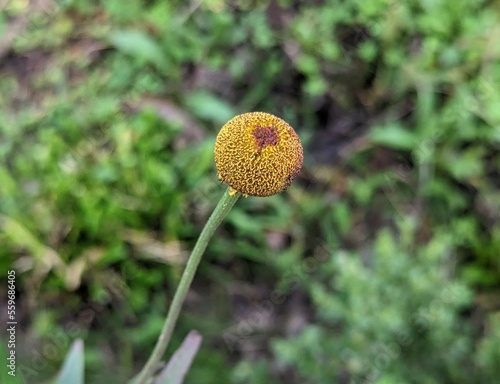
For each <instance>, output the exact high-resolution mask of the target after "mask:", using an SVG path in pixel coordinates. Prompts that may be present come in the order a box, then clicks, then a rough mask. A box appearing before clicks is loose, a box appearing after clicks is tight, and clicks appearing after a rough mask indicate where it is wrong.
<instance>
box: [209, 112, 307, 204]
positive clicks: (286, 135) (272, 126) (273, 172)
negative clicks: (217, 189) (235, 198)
mask: <svg viewBox="0 0 500 384" xmlns="http://www.w3.org/2000/svg"><path fill="white" fill-rule="evenodd" d="M214 155H215V166H216V167H217V172H218V176H219V179H221V180H222V181H224V182H225V183H227V184H228V185H229V186H230V187H231V192H232V193H236V192H240V193H242V194H243V195H249V196H270V195H274V194H276V193H280V192H283V191H284V190H285V189H286V188H287V187H288V186H289V185H290V184H291V182H292V180H293V179H294V178H295V176H297V174H298V173H299V170H300V168H301V167H302V161H303V159H304V154H303V150H302V145H301V143H300V139H299V137H298V136H297V134H296V133H295V131H294V130H293V128H292V127H291V126H290V125H288V124H287V123H286V122H285V121H284V120H282V119H280V118H279V117H276V116H274V115H271V114H269V113H264V112H250V113H244V114H243V115H239V116H236V117H234V118H232V119H231V120H229V121H228V122H227V123H226V124H225V125H224V126H223V127H222V128H221V130H220V132H219V134H218V135H217V140H216V141H215V149H214Z"/></svg>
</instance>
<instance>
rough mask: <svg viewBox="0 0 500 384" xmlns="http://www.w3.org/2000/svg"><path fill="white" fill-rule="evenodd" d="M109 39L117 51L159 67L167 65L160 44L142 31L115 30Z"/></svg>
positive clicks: (162, 67)
mask: <svg viewBox="0 0 500 384" xmlns="http://www.w3.org/2000/svg"><path fill="white" fill-rule="evenodd" d="M110 41H111V43H112V44H113V45H114V46H115V47H116V48H117V49H118V50H119V51H122V52H123V53H125V54H128V55H130V56H133V57H136V58H138V59H141V60H144V61H146V62H149V63H152V64H154V65H156V66H157V67H158V68H160V69H164V68H165V67H166V66H167V61H166V59H165V55H164V53H163V51H162V49H161V47H160V45H159V44H157V42H156V41H155V40H154V39H153V38H151V36H148V35H147V34H146V33H144V32H142V31H134V30H129V31H126V30H121V31H116V32H114V33H112V34H111V36H110Z"/></svg>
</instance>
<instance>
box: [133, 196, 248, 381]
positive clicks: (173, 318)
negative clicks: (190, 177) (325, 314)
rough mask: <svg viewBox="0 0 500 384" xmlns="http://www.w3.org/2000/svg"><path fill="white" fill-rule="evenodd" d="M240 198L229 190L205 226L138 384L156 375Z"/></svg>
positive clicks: (139, 376)
mask: <svg viewBox="0 0 500 384" xmlns="http://www.w3.org/2000/svg"><path fill="white" fill-rule="evenodd" d="M238 197H240V194H239V193H236V194H234V195H230V194H229V188H228V189H227V191H226V192H225V193H224V195H223V196H222V198H221V199H220V201H219V203H218V204H217V206H216V207H215V209H214V211H213V213H212V215H211V216H210V218H209V219H208V221H207V223H206V224H205V227H204V228H203V231H201V234H200V237H198V241H197V242H196V245H195V246H194V248H193V251H192V252H191V256H190V257H189V260H188V262H187V265H186V268H185V269H184V273H183V274H182V277H181V281H180V282H179V285H178V287H177V290H176V291H175V295H174V298H173V300H172V303H171V304H170V308H169V310H168V314H167V317H166V319H165V323H164V324H163V329H162V330H161V334H160V337H159V338H158V340H157V341H156V346H155V348H154V350H153V353H152V354H151V356H150V357H149V359H148V361H147V363H146V365H145V366H144V368H142V370H141V372H140V373H139V375H138V376H137V379H136V380H135V381H134V382H135V383H136V384H146V383H147V382H148V381H147V380H148V379H149V378H150V377H151V376H152V375H153V374H154V372H155V370H156V366H157V364H158V362H159V361H160V360H161V358H162V356H163V354H164V353H165V350H166V349H167V346H168V342H169V341H170V337H171V336H172V332H173V331H174V327H175V323H176V322H177V318H178V317H179V313H180V311H181V307H182V304H183V303H184V299H185V298H186V295H187V293H188V291H189V286H190V285H191V282H192V281H193V278H194V275H195V273H196V269H197V268H198V265H199V264H200V261H201V257H202V256H203V253H204V252H205V248H206V247H207V245H208V242H209V241H210V239H211V238H212V236H213V234H214V232H215V230H216V229H217V227H218V226H219V224H220V223H221V222H222V220H223V219H224V217H225V216H226V215H227V214H228V212H229V211H230V210H231V208H232V207H233V205H234V203H236V200H238Z"/></svg>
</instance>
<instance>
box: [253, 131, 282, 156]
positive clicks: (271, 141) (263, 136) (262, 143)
mask: <svg viewBox="0 0 500 384" xmlns="http://www.w3.org/2000/svg"><path fill="white" fill-rule="evenodd" d="M252 134H253V137H254V138H255V141H256V142H257V146H258V147H259V149H260V150H262V149H264V148H265V147H267V146H268V145H276V144H278V129H277V128H275V127H260V126H257V127H255V129H254V130H253V132H252Z"/></svg>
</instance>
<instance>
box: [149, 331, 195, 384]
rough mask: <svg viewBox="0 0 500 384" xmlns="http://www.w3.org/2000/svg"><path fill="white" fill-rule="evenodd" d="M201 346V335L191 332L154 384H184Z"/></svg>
mask: <svg viewBox="0 0 500 384" xmlns="http://www.w3.org/2000/svg"><path fill="white" fill-rule="evenodd" d="M200 344H201V336H200V334H199V333H198V332H196V331H191V332H189V334H188V335H187V336H186V338H185V339H184V341H183V342H182V344H181V346H180V347H179V349H177V351H175V353H174V354H173V356H172V357H171V358H170V361H169V362H168V364H167V366H166V367H165V368H164V369H163V371H162V372H161V374H160V376H158V378H157V379H156V380H155V382H154V384H182V382H183V381H184V376H186V373H187V372H188V370H189V367H190V366H191V363H192V362H193V359H194V357H195V356H196V353H197V352H198V348H199V347H200Z"/></svg>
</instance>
